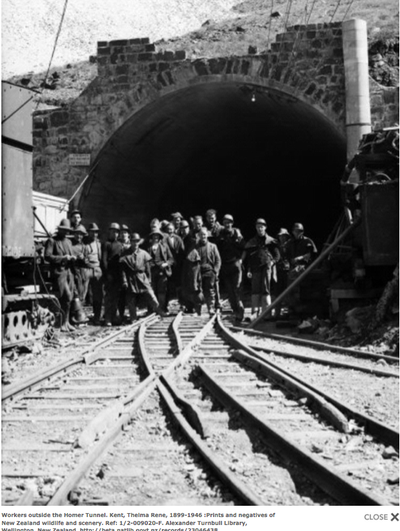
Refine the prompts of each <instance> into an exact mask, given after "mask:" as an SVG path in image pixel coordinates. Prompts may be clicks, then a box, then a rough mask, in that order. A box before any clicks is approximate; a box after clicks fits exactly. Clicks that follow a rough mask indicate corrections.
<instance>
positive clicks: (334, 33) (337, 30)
mask: <svg viewBox="0 0 400 531" xmlns="http://www.w3.org/2000/svg"><path fill="white" fill-rule="evenodd" d="M353 2H354V0H350V1H349V4H348V6H347V9H346V12H345V14H344V15H343V18H342V20H341V21H340V24H343V21H344V20H345V18H346V17H347V14H348V12H349V11H350V8H351V6H352V5H353ZM340 3H341V0H338V3H337V6H336V9H335V12H334V15H335V13H336V12H337V10H338V7H339V4H340ZM334 15H333V16H334ZM332 20H333V17H332V18H331V22H332ZM341 31H342V28H341V27H340V28H332V38H331V39H330V40H329V42H328V43H327V45H326V47H325V48H326V49H327V48H328V49H329V48H330V46H331V44H332V43H333V41H334V40H335V39H336V38H337V37H338V35H339V34H340V32H341ZM324 61H325V57H324V56H321V58H320V60H319V61H318V62H317V64H316V65H315V66H314V68H313V69H311V70H309V71H308V72H307V73H305V75H306V77H307V78H308V79H311V78H313V77H314V75H315V74H316V73H317V71H318V69H319V68H320V66H321V65H322V64H323V62H324ZM295 88H298V84H297V86H296V87H295Z"/></svg>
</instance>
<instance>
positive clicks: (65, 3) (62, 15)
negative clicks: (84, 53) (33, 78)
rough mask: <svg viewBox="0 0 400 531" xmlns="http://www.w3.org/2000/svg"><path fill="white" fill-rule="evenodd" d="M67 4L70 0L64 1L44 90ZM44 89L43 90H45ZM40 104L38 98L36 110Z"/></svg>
mask: <svg viewBox="0 0 400 531" xmlns="http://www.w3.org/2000/svg"><path fill="white" fill-rule="evenodd" d="M67 4H68V0H65V2H64V8H63V12H62V14H61V20H60V24H59V26H58V30H57V34H56V38H55V40H54V46H53V51H52V53H51V57H50V61H49V66H48V67H47V72H46V76H45V78H44V80H43V90H44V88H45V86H46V81H47V78H48V75H49V72H50V67H51V63H52V62H53V57H54V53H55V51H56V48H57V43H58V38H59V36H60V33H61V28H62V25H63V22H64V17H65V12H66V10H67ZM43 90H42V92H43ZM38 105H39V100H38V102H37V104H36V109H35V110H37V108H38Z"/></svg>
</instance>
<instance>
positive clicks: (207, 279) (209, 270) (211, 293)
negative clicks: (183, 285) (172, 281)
mask: <svg viewBox="0 0 400 531" xmlns="http://www.w3.org/2000/svg"><path fill="white" fill-rule="evenodd" d="M195 249H196V251H197V253H198V254H199V256H200V274H201V284H202V290H203V294H204V298H205V301H206V304H207V308H208V311H209V314H210V316H212V315H214V314H215V310H216V294H215V291H216V288H215V285H216V282H217V279H218V275H219V271H220V269H221V257H220V254H219V251H218V247H217V246H216V245H215V243H211V242H209V241H208V230H207V229H206V227H203V228H202V229H200V232H199V241H198V242H197V244H196V247H195Z"/></svg>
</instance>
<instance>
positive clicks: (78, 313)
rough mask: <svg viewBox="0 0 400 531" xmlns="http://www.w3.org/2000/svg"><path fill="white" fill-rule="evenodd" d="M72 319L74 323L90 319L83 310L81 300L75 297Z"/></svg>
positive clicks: (81, 322)
mask: <svg viewBox="0 0 400 531" xmlns="http://www.w3.org/2000/svg"><path fill="white" fill-rule="evenodd" d="M71 314H72V316H71V321H72V323H73V324H76V325H80V324H85V323H87V322H88V319H87V317H86V315H85V312H84V311H83V308H82V304H81V301H80V300H79V299H78V298H75V299H74V300H73V301H72V304H71Z"/></svg>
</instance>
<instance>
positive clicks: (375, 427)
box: [218, 320, 399, 449]
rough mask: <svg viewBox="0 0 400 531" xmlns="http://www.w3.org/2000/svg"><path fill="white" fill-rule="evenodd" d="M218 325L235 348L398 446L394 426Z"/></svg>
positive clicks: (397, 435)
mask: <svg viewBox="0 0 400 531" xmlns="http://www.w3.org/2000/svg"><path fill="white" fill-rule="evenodd" d="M218 326H219V327H220V328H221V331H222V333H223V335H224V336H225V338H227V340H228V341H231V344H233V345H234V346H236V348H238V349H241V350H244V351H245V352H247V353H249V354H250V355H252V356H254V358H256V359H261V360H262V361H263V362H264V363H266V364H268V365H271V366H272V367H274V368H277V369H279V370H280V371H281V372H282V373H284V374H287V375H288V376H290V377H291V378H292V379H293V380H297V381H298V382H300V383H301V384H303V385H306V386H307V387H308V388H309V389H310V390H312V391H314V392H316V393H318V394H319V395H321V396H322V397H323V398H325V399H326V400H327V401H328V402H330V403H331V404H332V405H333V406H335V407H336V408H337V409H338V410H339V411H341V412H342V413H344V414H345V415H347V416H348V417H350V418H353V419H354V420H356V421H357V422H359V423H360V424H362V425H363V426H364V429H365V431H366V432H367V433H370V434H371V435H372V436H374V437H376V438H377V439H378V440H381V441H382V442H385V443H387V444H390V445H392V446H393V447H394V448H396V449H398V448H399V432H398V431H397V430H395V429H394V428H391V427H390V426H387V425H386V424H383V423H382V422H380V421H379V420H376V419H374V418H373V417H370V416H369V415H366V414H364V413H362V412H361V411H358V410H356V409H353V408H351V407H350V406H348V405H347V404H344V403H343V402H341V401H340V400H338V399H337V398H336V397H334V396H333V395H331V394H329V393H327V392H326V391H324V390H323V389H320V388H319V387H317V386H315V385H313V384H311V383H310V382H308V381H306V380H304V379H302V378H299V377H298V376H296V375H294V374H292V373H290V372H289V371H287V370H286V369H283V368H281V367H278V366H277V365H276V364H274V363H273V362H271V361H269V360H266V359H265V356H262V355H261V354H259V353H258V352H256V351H255V350H254V349H252V348H251V347H249V346H248V345H246V344H245V343H242V342H241V341H240V340H239V339H238V338H236V337H235V336H234V335H232V333H231V332H230V331H229V330H228V329H227V328H226V327H225V326H224V325H223V324H222V322H221V320H218Z"/></svg>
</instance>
